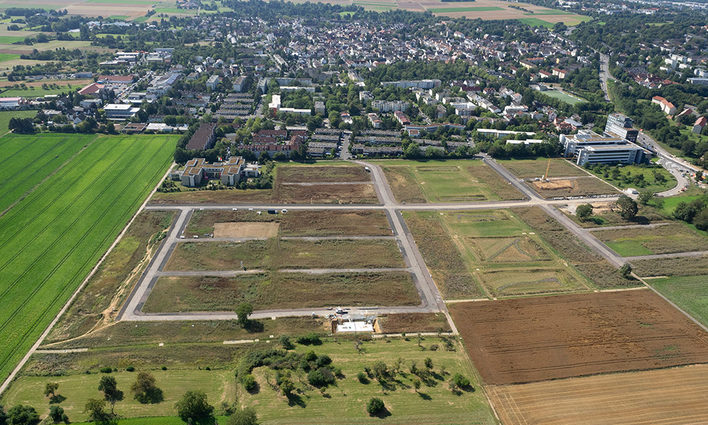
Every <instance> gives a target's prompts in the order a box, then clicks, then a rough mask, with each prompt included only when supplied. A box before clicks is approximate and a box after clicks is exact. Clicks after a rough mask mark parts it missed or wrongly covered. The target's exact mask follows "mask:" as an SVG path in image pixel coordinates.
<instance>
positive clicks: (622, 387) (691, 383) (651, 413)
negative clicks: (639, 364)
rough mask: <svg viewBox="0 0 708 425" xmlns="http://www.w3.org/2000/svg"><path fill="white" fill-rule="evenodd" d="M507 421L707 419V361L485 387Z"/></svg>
mask: <svg viewBox="0 0 708 425" xmlns="http://www.w3.org/2000/svg"><path fill="white" fill-rule="evenodd" d="M487 391H488V392H489V397H490V399H491V401H492V403H493V404H494V407H495V409H496V411H497V413H498V414H499V416H500V417H501V419H502V421H503V422H504V424H506V425H528V424H544V425H565V424H575V425H615V424H624V425H644V424H649V423H651V424H659V423H661V424H664V425H679V424H698V423H706V422H708V404H706V403H705V402H704V399H705V397H704V396H705V394H706V391H708V365H694V366H686V367H679V368H671V369H661V370H651V371H645V372H629V373H613V374H608V375H597V376H589V377H584V378H572V379H563V380H557V381H545V382H534V383H531V384H523V385H506V386H500V387H496V386H495V387H487Z"/></svg>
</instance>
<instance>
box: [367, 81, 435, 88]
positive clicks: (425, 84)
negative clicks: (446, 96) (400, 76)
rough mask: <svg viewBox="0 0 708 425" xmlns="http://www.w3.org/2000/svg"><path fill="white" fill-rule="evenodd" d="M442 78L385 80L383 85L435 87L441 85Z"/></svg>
mask: <svg viewBox="0 0 708 425" xmlns="http://www.w3.org/2000/svg"><path fill="white" fill-rule="evenodd" d="M440 83H441V82H440V80H437V79H434V80H401V81H383V82H381V85H382V86H393V87H398V88H402V89H412V88H416V89H433V88H435V87H439V86H440Z"/></svg>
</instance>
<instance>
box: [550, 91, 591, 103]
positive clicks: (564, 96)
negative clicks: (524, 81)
mask: <svg viewBox="0 0 708 425" xmlns="http://www.w3.org/2000/svg"><path fill="white" fill-rule="evenodd" d="M541 93H543V94H545V95H546V96H548V97H552V98H554V99H558V100H560V101H561V102H565V103H567V104H569V105H575V104H578V103H582V102H585V101H586V100H585V99H583V98H580V97H578V96H575V95H572V94H570V93H566V92H564V91H563V90H546V91H544V92H541Z"/></svg>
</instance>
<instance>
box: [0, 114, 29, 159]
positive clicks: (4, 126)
mask: <svg viewBox="0 0 708 425" xmlns="http://www.w3.org/2000/svg"><path fill="white" fill-rule="evenodd" d="M35 115H37V111H0V135H3V134H5V133H7V132H8V131H9V130H10V129H9V128H8V126H9V125H10V118H34V116H35ZM0 142H1V141H0ZM2 150H3V151H4V149H2ZM3 154H4V152H3Z"/></svg>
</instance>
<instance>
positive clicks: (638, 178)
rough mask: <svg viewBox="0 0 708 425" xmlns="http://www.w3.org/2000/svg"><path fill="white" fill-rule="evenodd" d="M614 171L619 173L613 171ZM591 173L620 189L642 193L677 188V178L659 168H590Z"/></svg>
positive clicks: (627, 166) (635, 166)
mask: <svg viewBox="0 0 708 425" xmlns="http://www.w3.org/2000/svg"><path fill="white" fill-rule="evenodd" d="M614 169H617V171H613V170H614ZM589 171H590V172H592V173H593V174H595V175H596V176H598V177H600V178H602V179H603V180H606V181H607V182H609V183H610V184H612V185H613V186H616V187H619V188H620V189H627V188H630V187H631V188H634V189H637V190H639V191H642V192H643V191H649V192H654V193H656V192H663V191H665V190H668V189H671V188H673V187H674V186H676V177H674V176H673V175H672V174H671V173H669V172H668V171H666V169H665V168H664V167H659V166H651V167H649V166H644V167H642V166H639V165H624V166H621V167H620V166H599V167H593V168H590V169H589ZM668 199H670V198H668ZM668 199H667V201H668Z"/></svg>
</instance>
